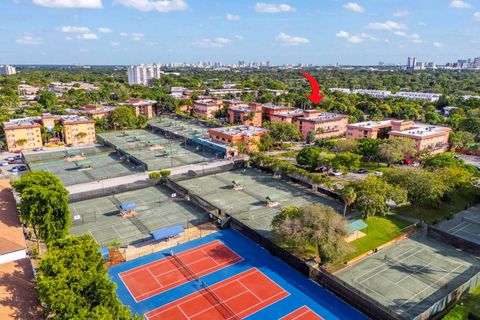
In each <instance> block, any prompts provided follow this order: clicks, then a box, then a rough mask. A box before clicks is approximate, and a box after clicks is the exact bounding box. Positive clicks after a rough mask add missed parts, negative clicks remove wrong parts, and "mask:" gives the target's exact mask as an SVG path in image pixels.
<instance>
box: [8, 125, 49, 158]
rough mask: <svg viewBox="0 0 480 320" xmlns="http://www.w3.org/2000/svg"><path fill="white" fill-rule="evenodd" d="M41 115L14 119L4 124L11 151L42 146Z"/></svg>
mask: <svg viewBox="0 0 480 320" xmlns="http://www.w3.org/2000/svg"><path fill="white" fill-rule="evenodd" d="M39 118H40V117H30V118H22V119H12V120H10V121H7V122H5V123H4V124H3V130H4V132H5V139H6V141H7V148H8V151H10V152H15V151H20V150H31V149H36V148H41V147H42V145H43V144H42V131H41V128H42V125H41V124H40V123H38V120H39Z"/></svg>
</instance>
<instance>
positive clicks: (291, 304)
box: [109, 229, 368, 320]
mask: <svg viewBox="0 0 480 320" xmlns="http://www.w3.org/2000/svg"><path fill="white" fill-rule="evenodd" d="M216 240H217V243H218V241H220V242H221V244H223V245H225V246H226V247H227V248H228V249H230V250H232V251H233V252H234V253H235V254H236V255H238V256H240V257H241V258H242V259H237V260H235V261H234V263H232V264H228V265H226V267H224V268H221V269H219V270H215V271H213V272H211V273H208V274H204V275H201V276H199V278H200V279H201V281H203V283H205V284H206V285H208V286H209V287H210V286H212V285H214V284H216V283H219V282H221V281H224V280H226V279H228V278H231V277H234V276H236V275H238V274H239V273H242V272H246V271H247V270H251V269H252V268H256V269H257V270H258V271H260V272H261V273H263V274H264V275H265V276H266V277H268V278H269V279H270V280H272V281H273V282H275V283H276V284H277V285H278V286H279V287H281V289H283V290H285V291H286V292H287V293H288V295H286V296H284V297H282V298H281V299H279V300H277V301H276V302H274V303H273V304H270V305H268V306H266V307H263V308H259V310H258V311H257V312H255V313H253V314H249V315H248V316H246V317H245V319H252V320H253V319H258V320H268V319H281V318H283V317H285V316H286V315H288V314H290V313H292V312H294V311H295V310H298V309H300V308H302V307H304V306H307V307H308V308H310V309H311V310H312V311H313V312H314V313H316V314H317V315H318V316H320V317H321V318H323V319H325V320H333V319H349V320H352V319H355V320H357V319H358V320H363V319H368V318H367V317H366V316H365V315H363V314H362V313H360V312H359V311H357V310H356V309H354V308H353V307H351V306H349V305H348V304H346V303H345V302H343V301H342V300H340V299H338V298H337V297H335V296H334V295H333V294H331V293H330V292H328V291H327V290H325V289H323V288H322V287H320V286H319V285H317V284H316V283H314V282H313V281H311V280H309V279H308V278H307V277H305V276H304V275H302V274H300V273H299V272H297V271H296V270H294V269H293V268H291V267H290V266H288V265H287V264H285V263H284V262H282V261H281V260H279V259H277V258H275V257H274V256H272V255H270V254H269V253H268V252H267V251H266V250H264V249H263V248H261V247H260V246H259V245H257V244H256V243H255V242H253V241H251V240H250V239H248V238H246V237H245V236H243V235H242V234H240V233H239V232H237V231H235V230H232V229H226V230H222V231H219V232H216V233H214V234H211V235H208V236H206V237H204V238H200V239H196V240H193V241H190V242H188V243H184V244H182V245H179V246H176V247H173V248H171V249H167V250H164V251H160V252H156V253H153V254H150V255H147V256H144V257H141V258H137V259H135V260H131V261H128V262H124V263H122V264H119V265H116V266H113V267H111V268H110V269H109V276H110V278H111V279H112V280H113V281H114V282H115V283H116V284H117V286H118V288H117V294H118V296H119V298H120V300H121V301H122V302H123V303H124V304H125V305H128V306H130V308H131V310H132V312H134V313H137V314H139V315H144V314H146V313H148V312H150V311H152V310H155V309H158V308H160V307H162V306H165V305H166V304H170V303H172V302H174V301H176V300H178V299H182V298H183V299H185V297H186V296H188V295H190V294H195V293H198V291H199V288H198V286H197V285H195V283H196V282H197V281H199V280H191V281H188V280H186V281H185V282H184V283H182V284H180V285H177V286H174V287H171V288H170V289H168V290H165V291H163V292H160V293H158V294H154V295H152V296H148V297H147V298H145V299H143V300H140V299H134V298H133V296H132V294H133V293H132V294H131V293H130V291H129V288H127V286H126V285H125V283H124V281H123V277H124V276H123V275H122V278H121V277H120V275H119V274H120V273H122V272H130V271H129V270H131V269H134V268H137V267H141V266H143V265H145V264H148V263H152V262H155V261H158V260H160V259H164V258H166V257H169V256H170V255H171V253H174V254H175V255H177V254H180V255H181V254H182V252H185V251H186V250H194V248H196V247H199V246H205V245H208V244H209V243H211V242H212V241H216ZM164 260H165V259H164ZM157 269H158V268H157ZM135 272H136V271H135ZM149 272H150V271H149ZM124 274H125V273H124ZM129 287H131V286H129ZM136 300H137V301H138V302H137V301H136ZM304 308H305V307H304ZM155 319H162V317H161V316H160V317H158V316H157V317H155ZM165 319H170V318H165ZM303 319H306V318H303ZM312 319H314V318H312ZM316 319H318V318H316Z"/></svg>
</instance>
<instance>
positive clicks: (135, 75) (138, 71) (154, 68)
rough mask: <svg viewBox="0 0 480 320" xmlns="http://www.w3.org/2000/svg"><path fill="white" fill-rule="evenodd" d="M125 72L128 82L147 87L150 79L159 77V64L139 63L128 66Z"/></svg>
mask: <svg viewBox="0 0 480 320" xmlns="http://www.w3.org/2000/svg"><path fill="white" fill-rule="evenodd" d="M127 74H128V83H129V84H131V85H132V84H141V85H142V86H145V87H147V86H149V85H150V84H151V81H152V79H160V74H161V71H160V65H159V64H141V65H139V66H129V67H128V68H127Z"/></svg>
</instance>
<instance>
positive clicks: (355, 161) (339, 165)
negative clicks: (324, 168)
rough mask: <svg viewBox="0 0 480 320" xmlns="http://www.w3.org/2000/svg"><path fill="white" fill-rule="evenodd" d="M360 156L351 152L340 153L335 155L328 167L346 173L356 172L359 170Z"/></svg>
mask: <svg viewBox="0 0 480 320" xmlns="http://www.w3.org/2000/svg"><path fill="white" fill-rule="evenodd" d="M361 159H362V156H361V155H358V154H356V153H351V152H341V153H339V154H337V155H335V158H333V159H332V161H331V162H330V165H331V167H332V168H334V169H337V170H340V171H342V172H343V173H347V172H349V171H353V170H358V169H359V168H360V160H361Z"/></svg>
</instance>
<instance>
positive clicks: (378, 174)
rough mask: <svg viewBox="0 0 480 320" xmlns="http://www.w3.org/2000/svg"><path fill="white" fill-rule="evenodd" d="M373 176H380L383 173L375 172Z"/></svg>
mask: <svg viewBox="0 0 480 320" xmlns="http://www.w3.org/2000/svg"><path fill="white" fill-rule="evenodd" d="M373 174H374V175H376V176H381V175H383V172H381V171H375V172H374V173H373Z"/></svg>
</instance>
